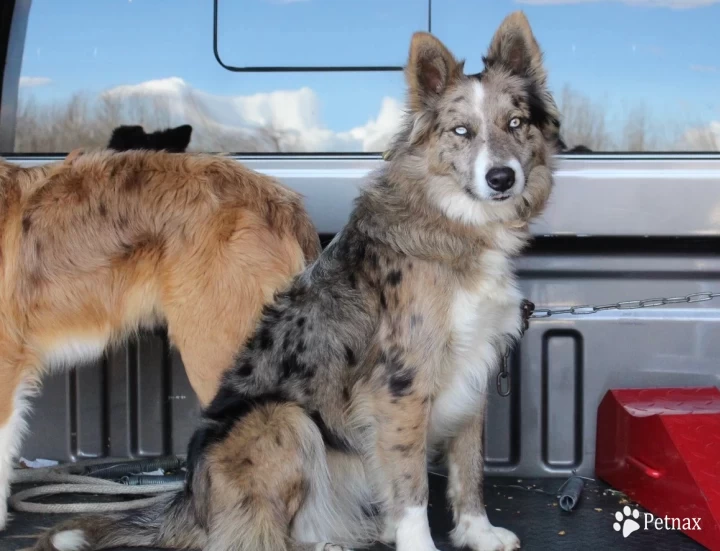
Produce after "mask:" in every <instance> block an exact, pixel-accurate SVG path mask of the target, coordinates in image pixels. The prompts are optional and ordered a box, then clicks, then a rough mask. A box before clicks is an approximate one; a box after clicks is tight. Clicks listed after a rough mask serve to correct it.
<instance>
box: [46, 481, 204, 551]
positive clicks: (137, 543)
mask: <svg viewBox="0 0 720 551" xmlns="http://www.w3.org/2000/svg"><path fill="white" fill-rule="evenodd" d="M205 542H206V534H205V531H204V530H203V529H202V528H201V527H200V526H199V525H198V523H197V521H196V519H195V514H194V511H193V508H192V504H191V502H190V499H189V498H188V497H187V496H186V494H185V493H184V492H182V491H180V492H177V493H171V494H168V496H167V497H166V498H165V499H163V500H161V501H159V502H158V503H156V504H153V505H151V506H149V507H147V508H144V509H139V510H137V511H133V512H131V513H130V514H112V515H91V516H85V517H78V518H75V519H72V520H69V521H67V522H63V523H61V524H58V525H57V526H55V527H53V528H52V529H50V530H48V531H47V532H45V533H44V534H43V535H42V536H41V537H40V539H39V540H38V541H37V543H36V544H35V547H33V551H94V550H96V549H109V548H113V547H169V548H173V549H201V548H202V547H204V545H205Z"/></svg>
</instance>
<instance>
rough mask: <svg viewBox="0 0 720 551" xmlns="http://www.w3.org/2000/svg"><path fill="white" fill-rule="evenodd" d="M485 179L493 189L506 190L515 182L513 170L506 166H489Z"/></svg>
mask: <svg viewBox="0 0 720 551" xmlns="http://www.w3.org/2000/svg"><path fill="white" fill-rule="evenodd" d="M485 180H487V183H488V185H489V186H490V187H491V188H492V189H494V190H495V191H499V192H503V191H507V190H509V189H510V188H511V187H513V185H514V184H515V171H514V170H513V169H512V168H509V167H507V166H503V167H500V168H491V169H490V170H488V171H487V174H486V175H485Z"/></svg>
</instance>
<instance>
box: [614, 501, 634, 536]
mask: <svg viewBox="0 0 720 551" xmlns="http://www.w3.org/2000/svg"><path fill="white" fill-rule="evenodd" d="M638 518H640V511H638V510H637V509H630V507H628V506H627V505H625V507H623V510H622V513H621V512H620V511H618V512H617V513H615V520H617V522H613V529H614V530H615V531H616V532H619V531H620V530H622V535H623V538H627V537H628V536H629V535H630V534H632V533H633V532H635V531H636V530H640V524H638V522H637V520H636V519H638Z"/></svg>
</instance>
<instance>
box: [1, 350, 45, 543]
mask: <svg viewBox="0 0 720 551" xmlns="http://www.w3.org/2000/svg"><path fill="white" fill-rule="evenodd" d="M0 353H1V354H3V356H2V357H0V531H2V530H4V529H5V526H6V525H7V521H8V510H7V500H8V497H9V496H10V475H11V474H12V468H13V459H14V458H15V456H16V455H17V454H18V453H19V451H20V444H21V443H22V437H23V435H24V433H25V430H26V429H27V422H26V421H25V414H26V412H27V410H28V409H29V407H30V405H29V398H30V396H31V395H32V394H33V393H34V391H35V388H36V387H35V381H34V380H32V378H30V377H28V375H27V373H23V372H22V369H21V366H22V365H23V364H22V362H20V359H21V358H20V355H19V354H18V353H15V352H14V351H13V350H8V348H7V347H6V346H1V347H0Z"/></svg>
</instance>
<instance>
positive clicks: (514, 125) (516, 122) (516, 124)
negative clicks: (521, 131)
mask: <svg viewBox="0 0 720 551" xmlns="http://www.w3.org/2000/svg"><path fill="white" fill-rule="evenodd" d="M521 124H522V121H521V120H520V117H513V118H512V119H510V123H509V124H508V126H510V128H519V127H520V125H521Z"/></svg>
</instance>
